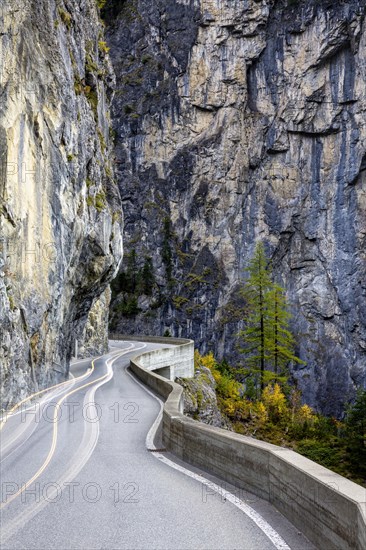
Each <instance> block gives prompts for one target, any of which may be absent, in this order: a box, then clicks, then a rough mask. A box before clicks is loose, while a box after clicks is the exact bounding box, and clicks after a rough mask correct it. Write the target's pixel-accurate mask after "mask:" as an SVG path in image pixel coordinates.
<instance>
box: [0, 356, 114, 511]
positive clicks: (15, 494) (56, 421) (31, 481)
mask: <svg viewBox="0 0 366 550" xmlns="http://www.w3.org/2000/svg"><path fill="white" fill-rule="evenodd" d="M95 360H96V359H94V360H93V361H92V367H93V370H94V368H95V365H94V361H95ZM107 376H109V373H108V372H107V373H106V374H104V375H103V376H101V377H100V378H97V379H96V380H92V381H91V382H87V384H83V385H82V386H80V387H78V388H76V389H75V390H72V391H71V392H69V393H66V394H65V395H64V396H63V397H62V398H61V399H59V400H58V401H57V403H56V406H55V411H54V413H53V423H54V426H53V436H52V445H51V449H50V451H49V453H48V455H47V458H46V460H45V461H44V463H43V464H42V466H41V467H40V468H39V470H38V471H37V472H36V473H35V474H34V476H33V477H32V478H31V479H29V480H28V481H27V482H26V483H25V484H23V485H22V487H21V489H19V491H18V492H17V493H14V494H13V495H11V496H10V498H9V499H8V500H7V501H6V502H3V503H2V504H1V505H0V510H2V509H3V508H4V507H5V506H6V505H7V504H10V502H12V501H13V500H14V499H15V498H17V497H18V496H19V495H21V494H22V493H23V492H24V491H25V490H26V489H27V488H28V487H29V486H30V485H31V484H32V483H33V482H34V481H35V480H36V479H37V478H38V477H39V476H40V475H41V474H42V473H43V472H44V470H45V469H46V468H47V466H48V464H49V463H50V461H51V460H52V457H53V455H54V453H55V449H56V443H57V434H58V420H57V415H58V406H60V405H61V404H62V403H63V401H65V399H66V398H67V397H70V395H72V394H73V393H76V392H78V391H80V390H82V389H84V388H86V387H88V386H91V384H95V383H96V382H99V381H101V380H103V379H104V378H106V377H107Z"/></svg>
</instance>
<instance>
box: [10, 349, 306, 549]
mask: <svg viewBox="0 0 366 550" xmlns="http://www.w3.org/2000/svg"><path fill="white" fill-rule="evenodd" d="M157 347H159V345H154V344H144V343H139V342H133V343H132V342H119V343H112V347H111V352H110V353H109V354H108V355H105V356H103V357H102V358H100V359H97V360H95V361H94V363H91V361H82V362H79V363H77V364H74V365H73V367H72V375H73V377H74V378H72V379H71V380H70V381H68V382H67V383H66V384H64V385H63V386H61V387H58V388H55V389H54V390H51V391H50V392H45V393H44V394H41V395H39V396H38V398H37V399H36V400H33V401H32V402H31V403H29V402H28V403H24V404H23V405H22V406H21V407H20V408H19V409H18V410H17V411H15V413H14V414H13V415H11V416H8V418H7V421H6V423H3V424H2V425H1V428H2V429H1V432H0V436H1V440H0V441H1V444H0V452H1V463H0V474H1V504H0V521H1V537H0V545H1V549H3V550H7V549H11V548H12V549H13V548H17V549H18V548H19V549H20V548H21V549H31V548H36V549H60V550H66V549H79V548H82V549H88V550H89V549H111V550H112V549H136V550H139V549H141V550H142V549H169V550H170V549H173V548H174V549H177V550H179V549H181V550H183V549H184V550H185V549H195V550H196V549H207V550H213V549H245V550H255V549H258V550H267V549H268V550H269V549H282V550H288V549H289V548H290V549H292V550H295V549H298V550H310V549H312V548H313V546H312V545H311V544H310V543H309V542H308V541H307V540H306V539H305V537H303V535H302V534H301V533H299V532H298V531H297V530H296V529H295V528H294V527H293V526H292V525H291V524H290V523H289V522H288V521H287V520H286V519H285V518H283V517H282V516H281V514H279V512H277V511H276V510H275V509H274V508H273V507H271V506H270V505H269V504H268V503H266V502H264V501H262V500H260V499H258V498H257V497H254V496H253V495H250V494H248V493H244V492H242V491H241V492H238V491H236V490H235V488H233V487H229V486H228V485H227V484H224V483H222V482H220V481H219V480H217V479H214V478H213V477H211V476H208V475H207V474H204V473H203V472H199V471H198V470H196V469H193V468H191V467H189V466H188V465H186V464H182V463H179V462H178V461H177V460H175V459H174V457H172V456H170V455H169V454H168V453H154V452H151V451H149V450H147V447H146V437H147V434H148V433H149V431H150V435H151V427H152V426H153V424H154V421H155V419H156V417H157V415H158V414H159V411H160V407H161V404H160V402H159V400H157V398H156V397H154V396H153V395H152V394H151V393H149V392H148V391H147V390H146V388H144V387H143V386H142V385H141V384H139V383H138V382H137V381H136V380H135V379H134V378H133V376H132V375H131V374H129V373H128V372H127V370H126V369H127V367H128V364H129V360H130V358H131V357H133V356H134V355H137V354H138V353H140V352H141V353H142V352H143V351H148V350H149V349H154V348H157ZM200 476H203V477H200Z"/></svg>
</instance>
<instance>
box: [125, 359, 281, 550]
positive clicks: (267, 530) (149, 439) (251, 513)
mask: <svg viewBox="0 0 366 550" xmlns="http://www.w3.org/2000/svg"><path fill="white" fill-rule="evenodd" d="M126 372H127V374H128V375H129V376H130V377H131V378H132V379H133V380H134V381H135V382H136V384H138V385H139V386H141V387H142V388H143V389H144V390H145V391H146V392H147V393H149V394H150V395H151V396H152V397H154V399H156V400H157V401H158V403H159V404H160V411H159V414H158V416H157V417H156V419H155V421H154V424H153V425H152V426H151V428H150V430H149V432H148V434H147V436H146V447H147V449H150V450H156V446H155V445H154V438H155V435H156V431H157V429H158V427H159V425H160V422H161V419H162V416H163V407H164V402H163V401H162V400H161V399H160V398H159V397H157V396H156V395H155V394H154V393H153V392H152V391H150V390H149V389H148V388H147V387H146V386H145V385H144V384H143V383H142V382H140V381H139V380H137V378H136V377H135V376H133V375H132V374H131V372H129V371H128V370H126ZM152 454H153V455H154V457H156V458H157V459H158V460H160V461H161V462H164V464H166V465H167V466H170V467H171V468H174V469H175V470H178V471H179V472H181V473H183V474H185V475H186V476H188V477H191V478H193V479H195V480H196V481H198V482H200V483H203V484H204V485H206V486H207V487H209V488H210V489H211V490H213V491H215V492H217V493H219V495H222V487H220V486H219V485H217V484H216V483H213V482H212V481H210V480H208V479H207V478H205V477H204V476H202V475H200V474H196V473H195V472H192V471H191V470H189V469H188V468H184V467H183V466H180V465H179V464H176V463H175V462H173V461H172V460H169V458H167V457H166V456H164V455H162V454H161V453H159V452H154V453H152ZM225 498H226V500H228V501H229V502H231V503H232V504H234V506H236V507H237V508H239V510H241V511H242V512H244V514H246V515H247V516H248V517H249V518H250V519H251V520H252V521H253V522H254V523H255V524H256V525H257V526H258V527H259V529H260V530H261V531H263V533H264V534H265V535H266V536H267V537H268V538H269V539H270V541H271V542H272V543H273V544H274V546H275V547H276V548H277V550H291V548H290V546H289V545H288V544H287V543H286V542H285V540H284V539H283V538H282V537H281V535H280V534H279V533H277V531H276V530H275V529H273V527H271V525H270V524H269V523H268V522H267V521H266V520H265V519H264V518H263V517H262V516H261V515H260V514H259V513H258V512H256V511H255V510H254V508H252V507H251V506H249V505H248V504H246V503H245V502H244V501H243V500H241V499H240V498H238V497H237V496H236V495H234V494H233V493H230V492H228V491H226V490H225Z"/></svg>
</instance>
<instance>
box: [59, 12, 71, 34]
mask: <svg viewBox="0 0 366 550" xmlns="http://www.w3.org/2000/svg"><path fill="white" fill-rule="evenodd" d="M58 13H59V16H60V18H61V21H62V22H63V24H64V25H65V27H67V29H68V30H70V28H71V15H70V14H69V13H68V12H67V11H66V10H64V9H62V8H59V9H58Z"/></svg>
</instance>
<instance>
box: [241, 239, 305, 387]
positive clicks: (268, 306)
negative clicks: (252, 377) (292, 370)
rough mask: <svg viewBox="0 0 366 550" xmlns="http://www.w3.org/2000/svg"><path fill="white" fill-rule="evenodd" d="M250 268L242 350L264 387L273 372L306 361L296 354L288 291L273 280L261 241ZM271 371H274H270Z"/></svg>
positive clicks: (246, 284) (244, 289) (247, 362)
mask: <svg viewBox="0 0 366 550" xmlns="http://www.w3.org/2000/svg"><path fill="white" fill-rule="evenodd" d="M246 271H247V272H248V275H249V276H248V279H247V281H246V283H245V285H244V287H243V289H242V290H241V294H242V296H243V298H244V299H245V301H246V318H245V328H244V330H242V331H240V332H239V337H240V338H241V339H242V341H243V347H242V348H241V349H240V351H241V352H242V353H244V354H245V360H246V364H247V365H248V366H249V368H250V369H251V370H252V373H254V374H256V373H259V380H260V389H261V392H263V390H264V386H265V382H266V379H268V381H270V380H271V373H272V372H274V373H275V375H276V376H277V375H278V376H281V375H283V374H284V372H285V370H286V368H287V367H288V365H289V364H290V363H303V361H301V359H299V358H298V357H297V356H296V355H295V353H294V343H295V341H294V337H293V335H292V334H291V332H290V329H289V321H290V319H291V314H290V313H289V311H288V303H287V299H286V294H285V290H284V289H283V288H282V287H281V286H280V285H278V284H277V283H274V282H273V281H272V271H271V266H270V265H269V262H268V259H267V256H266V253H265V249H264V245H263V243H262V242H259V243H258V244H257V246H256V249H255V252H254V256H253V258H252V260H251V261H250V263H249V266H248V267H247V269H246ZM268 371H270V372H268Z"/></svg>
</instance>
